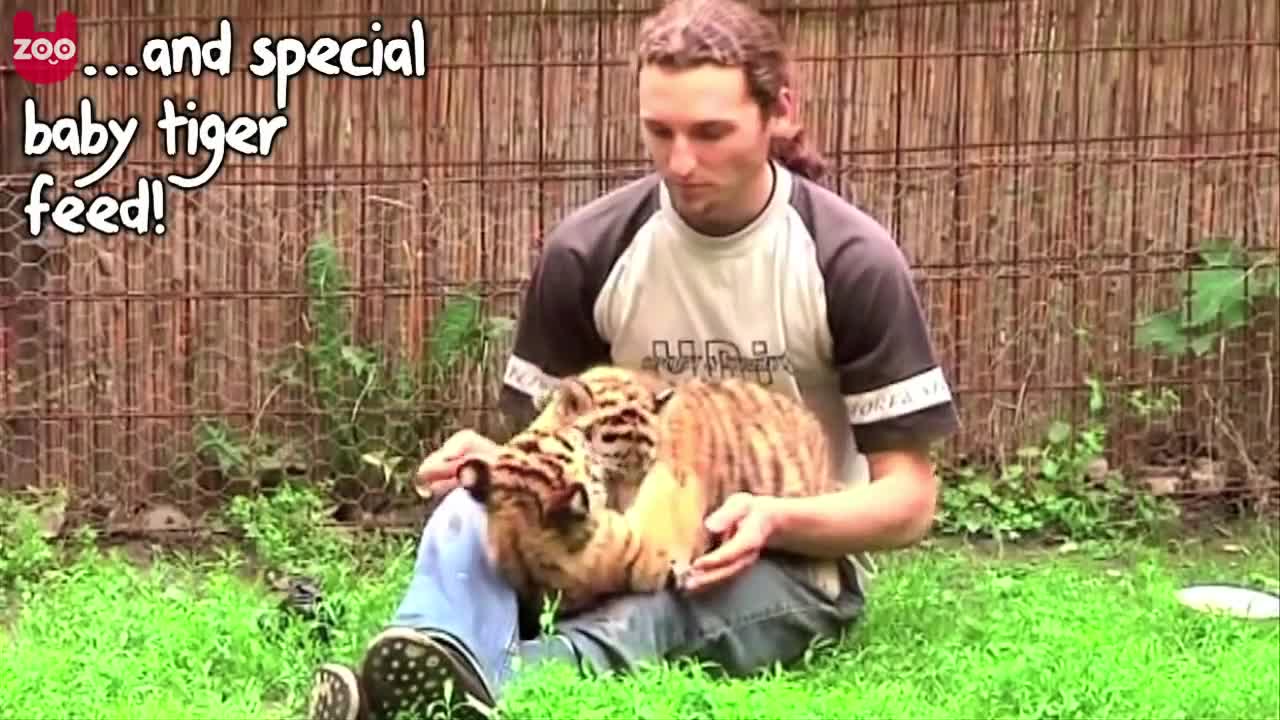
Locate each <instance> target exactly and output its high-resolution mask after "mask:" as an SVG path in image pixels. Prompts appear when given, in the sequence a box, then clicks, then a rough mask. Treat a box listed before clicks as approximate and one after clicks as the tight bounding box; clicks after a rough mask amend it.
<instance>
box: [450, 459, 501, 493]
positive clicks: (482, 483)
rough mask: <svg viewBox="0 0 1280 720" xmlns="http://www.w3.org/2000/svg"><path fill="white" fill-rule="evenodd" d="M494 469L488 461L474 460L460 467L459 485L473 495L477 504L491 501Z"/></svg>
mask: <svg viewBox="0 0 1280 720" xmlns="http://www.w3.org/2000/svg"><path fill="white" fill-rule="evenodd" d="M492 474H493V467H492V466H490V465H489V461H488V460H483V459H481V458H472V459H470V460H467V461H466V462H464V463H462V465H460V466H458V484H459V485H461V486H462V487H464V488H466V489H467V492H468V493H471V497H472V498H474V499H475V501H476V502H481V503H482V502H484V501H486V500H488V499H489V489H490V481H491V479H492Z"/></svg>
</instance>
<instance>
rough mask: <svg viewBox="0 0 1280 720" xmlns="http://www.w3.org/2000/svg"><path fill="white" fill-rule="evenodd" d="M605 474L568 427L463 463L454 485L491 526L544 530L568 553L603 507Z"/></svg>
mask: <svg viewBox="0 0 1280 720" xmlns="http://www.w3.org/2000/svg"><path fill="white" fill-rule="evenodd" d="M605 472H606V471H605V468H604V467H603V466H602V465H601V464H600V463H599V462H598V461H597V460H596V458H595V457H594V455H593V454H592V452H591V448H590V447H589V444H588V442H587V438H586V436H585V434H584V433H583V432H582V431H581V430H580V429H577V428H574V427H572V426H570V427H564V428H556V429H548V430H527V431H525V432H523V433H520V434H519V435H517V436H515V437H513V438H512V439H511V440H509V441H508V442H507V443H505V444H503V445H501V446H499V447H498V449H497V451H496V453H495V454H493V455H490V456H488V457H479V458H472V459H469V460H467V461H466V462H465V463H463V464H462V466H461V467H460V468H459V469H458V481H459V484H460V485H461V486H462V487H463V488H465V489H466V490H467V492H468V493H469V494H470V495H471V497H472V498H474V499H475V500H476V501H477V502H479V503H481V504H482V505H484V506H485V508H486V510H487V512H488V514H489V517H490V522H491V523H496V524H498V525H500V526H502V525H506V526H512V525H514V526H518V527H517V529H527V530H530V531H536V530H538V529H542V530H548V531H550V532H552V533H553V534H557V535H558V536H559V539H560V540H561V541H563V542H565V543H566V544H567V546H568V547H570V548H572V547H577V546H578V545H580V544H582V543H585V542H586V540H587V539H589V536H590V533H591V531H592V529H593V523H592V522H591V515H592V513H593V512H594V511H595V510H597V509H599V508H604V507H605V506H606V501H607V498H606V496H605V484H604V476H605Z"/></svg>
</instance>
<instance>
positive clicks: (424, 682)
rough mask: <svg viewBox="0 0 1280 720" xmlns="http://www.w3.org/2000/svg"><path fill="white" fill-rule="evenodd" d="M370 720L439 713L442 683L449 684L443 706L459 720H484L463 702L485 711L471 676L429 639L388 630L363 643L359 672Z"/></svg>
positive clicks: (480, 689)
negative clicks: (409, 713) (450, 687)
mask: <svg viewBox="0 0 1280 720" xmlns="http://www.w3.org/2000/svg"><path fill="white" fill-rule="evenodd" d="M361 674H362V675H363V677H364V688H365V696H366V700H367V704H368V711H369V718H370V720H393V719H394V718H397V717H400V716H401V715H400V714H401V713H406V712H410V711H411V712H412V713H413V716H414V717H420V716H426V715H427V713H431V714H432V715H435V714H438V713H444V712H445V705H444V701H445V693H446V683H448V682H450V681H452V683H453V689H452V693H451V695H450V697H449V704H450V705H454V706H455V709H454V711H453V717H455V718H458V719H459V720H487V716H486V715H485V713H483V712H480V711H479V710H478V709H477V708H475V707H473V706H471V705H469V704H468V699H471V700H473V701H475V702H479V703H481V704H483V705H486V706H487V705H488V703H487V701H486V698H487V697H488V692H487V691H486V690H485V688H484V686H483V685H482V684H481V683H480V681H479V680H478V679H477V678H475V676H474V673H473V671H472V670H471V669H470V668H469V667H467V666H466V665H464V664H462V663H460V662H459V661H458V660H456V659H455V658H454V655H453V654H452V653H450V652H449V651H448V650H446V649H445V648H444V647H442V646H441V645H439V644H437V643H436V642H435V641H433V640H432V639H431V638H429V637H427V636H426V635H423V634H422V633H420V632H416V631H414V630H411V629H408V628H389V629H387V630H385V631H383V632H382V633H381V634H379V635H378V636H377V637H376V638H374V639H373V641H372V642H370V643H369V649H368V651H367V652H366V653H365V658H364V666H363V668H362V669H361Z"/></svg>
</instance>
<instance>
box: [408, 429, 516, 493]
mask: <svg viewBox="0 0 1280 720" xmlns="http://www.w3.org/2000/svg"><path fill="white" fill-rule="evenodd" d="M497 447H498V444H497V443H495V442H494V441H492V440H490V439H489V438H487V437H485V436H483V435H481V434H480V433H477V432H476V431H474V430H469V429H464V430H459V431H458V432H456V433H454V434H453V435H452V436H451V437H450V438H449V439H448V440H446V441H445V442H444V444H443V445H441V446H440V448H439V449H438V450H436V451H435V452H433V453H431V454H430V455H428V456H427V458H426V459H425V460H423V461H422V464H421V465H419V466H418V473H417V475H416V476H415V477H414V479H413V486H414V489H415V490H417V492H418V495H420V496H422V497H424V498H429V497H439V496H441V495H444V494H446V493H448V492H449V491H450V490H453V489H454V488H456V487H458V468H459V467H461V465H462V463H464V462H466V461H467V460H470V459H472V458H476V457H483V456H486V455H490V454H492V453H493V451H494V450H495V449H496V448H497Z"/></svg>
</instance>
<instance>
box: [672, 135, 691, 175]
mask: <svg viewBox="0 0 1280 720" xmlns="http://www.w3.org/2000/svg"><path fill="white" fill-rule="evenodd" d="M696 165H697V160H696V159H695V158H694V154H693V148H691V147H689V141H688V140H686V139H685V138H683V137H676V139H675V140H674V141H673V142H672V143H671V155H670V157H668V158H667V169H668V170H670V171H671V174H672V175H675V176H676V177H682V178H683V177H689V175H691V174H692V173H693V169H694V167H695V166H696Z"/></svg>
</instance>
